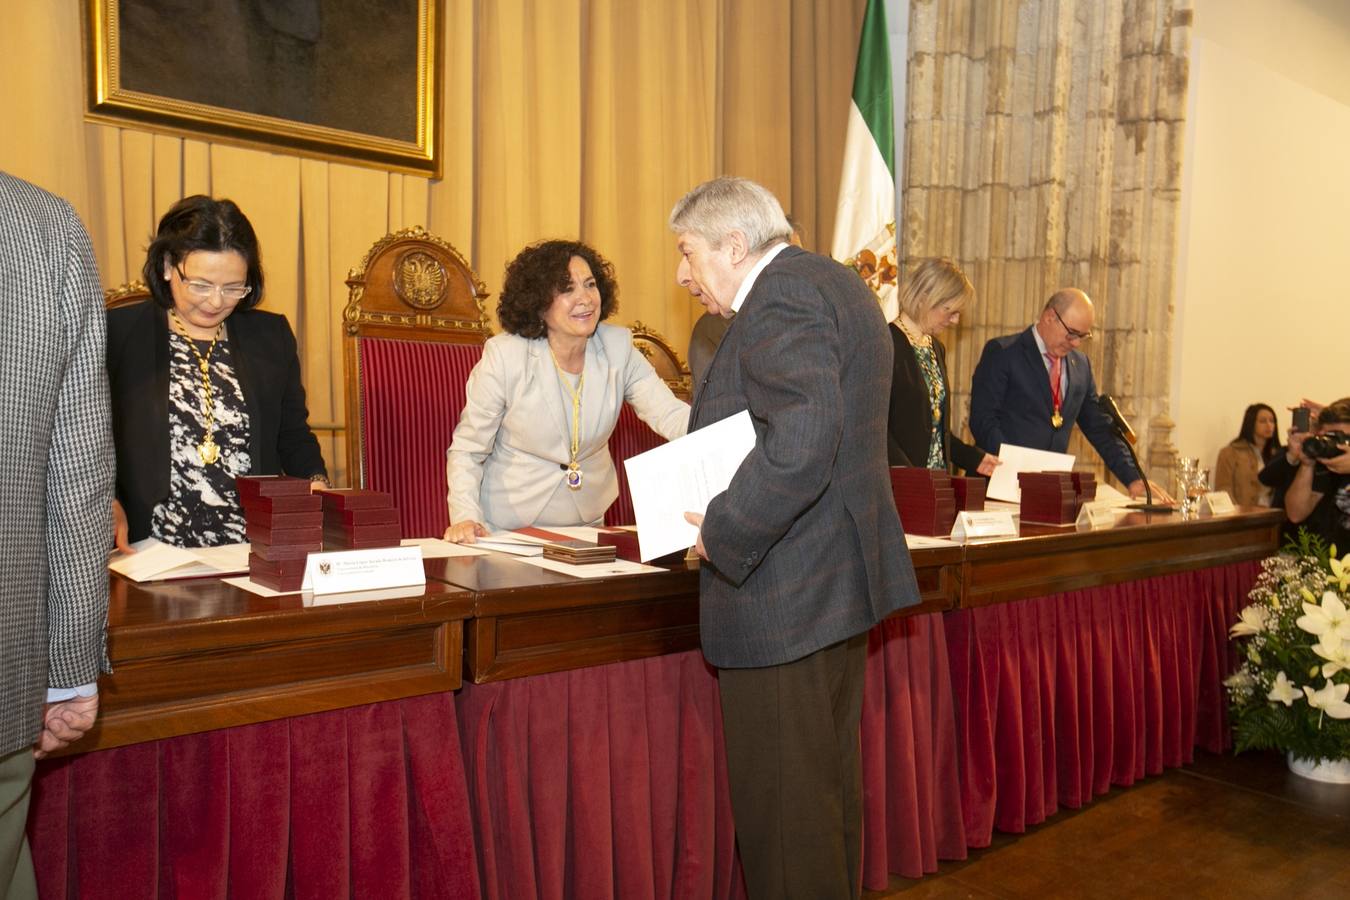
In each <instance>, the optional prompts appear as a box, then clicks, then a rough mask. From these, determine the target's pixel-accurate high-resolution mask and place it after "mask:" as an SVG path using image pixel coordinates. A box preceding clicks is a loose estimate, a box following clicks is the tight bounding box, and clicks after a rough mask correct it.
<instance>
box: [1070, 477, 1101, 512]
mask: <svg viewBox="0 0 1350 900" xmlns="http://www.w3.org/2000/svg"><path fill="white" fill-rule="evenodd" d="M1070 474H1071V475H1072V476H1073V489H1074V493H1075V494H1077V501H1076V502H1077V507H1076V508H1075V509H1074V511H1073V517H1074V518H1075V519H1077V518H1078V512H1079V510H1081V509H1082V508H1083V504H1084V503H1091V502H1092V501H1093V500H1096V499H1097V476H1096V475H1093V474H1092V473H1091V472H1071V473H1070Z"/></svg>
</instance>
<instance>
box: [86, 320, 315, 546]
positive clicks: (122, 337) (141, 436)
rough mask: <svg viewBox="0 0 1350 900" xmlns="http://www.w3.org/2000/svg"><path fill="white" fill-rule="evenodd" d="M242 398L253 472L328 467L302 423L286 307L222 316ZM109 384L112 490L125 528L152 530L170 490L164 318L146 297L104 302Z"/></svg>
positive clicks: (134, 536) (135, 535)
mask: <svg viewBox="0 0 1350 900" xmlns="http://www.w3.org/2000/svg"><path fill="white" fill-rule="evenodd" d="M225 330H226V332H227V333H228V335H229V340H230V352H231V358H232V360H233V362H234V367H235V370H236V372H237V374H238V376H239V386H240V387H241V388H242V389H243V391H244V402H245V403H246V404H247V406H248V417H249V431H250V438H249V455H250V456H251V457H252V458H253V469H252V471H251V473H250V474H253V475H282V474H285V475H296V476H299V477H301V478H309V477H311V476H314V475H327V470H326V469H325V468H324V464H323V456H322V454H320V452H319V442H318V440H317V439H316V438H315V437H314V433H313V432H311V431H310V430H309V422H308V418H309V411H308V410H307V409H306V408H305V388H304V386H303V385H302V384H301V383H300V359H299V356H298V355H297V353H296V347H295V335H294V334H292V333H291V327H290V325H289V324H287V322H286V317H285V316H280V315H277V314H276V313H267V312H259V311H257V310H248V311H241V312H236V313H234V314H233V315H231V316H230V317H229V318H228V319H226V320H225ZM108 384H109V387H110V389H111V392H112V411H113V443H114V446H115V447H116V448H117V499H118V500H119V501H121V503H122V507H123V509H125V510H126V514H127V523H128V526H129V528H128V531H129V537H130V539H131V540H133V541H139V540H141V539H142V538H145V537H148V536H149V534H150V514H151V513H152V512H153V511H154V508H155V507H156V506H157V505H158V504H159V503H160V502H161V501H162V500H163V499H164V498H165V497H167V496H168V494H169V319H168V313H167V311H166V310H164V309H162V308H160V307H159V306H156V305H155V303H154V302H153V301H151V300H147V301H145V302H143V303H137V304H134V305H132V306H123V307H120V308H118V309H110V310H108Z"/></svg>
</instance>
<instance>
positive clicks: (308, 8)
mask: <svg viewBox="0 0 1350 900" xmlns="http://www.w3.org/2000/svg"><path fill="white" fill-rule="evenodd" d="M85 2H86V5H87V15H86V17H85V20H86V30H87V42H86V52H87V57H88V72H89V84H88V104H89V108H88V117H89V118H90V119H93V120H95V121H101V122H109V123H112V124H119V125H128V124H131V125H138V126H148V127H149V128H151V129H155V130H159V131H169V132H174V133H184V132H186V133H191V134H195V135H201V136H204V137H207V138H210V139H217V140H224V141H229V142H232V143H242V144H247V145H250V146H261V147H265V148H270V149H277V148H284V149H289V150H292V151H296V152H299V153H302V154H305V155H309V156H317V157H321V158H324V159H333V160H339V161H349V162H355V163H359V164H362V165H368V166H374V167H376V168H382V169H396V170H399V171H404V172H413V173H417V174H422V175H429V176H431V177H433V178H436V177H439V176H440V159H441V158H440V154H439V152H438V145H439V142H440V98H441V80H442V75H441V72H442V64H441V62H442V61H441V53H442V50H441V46H440V43H441V42H440V29H441V25H442V16H443V15H444V0H85Z"/></svg>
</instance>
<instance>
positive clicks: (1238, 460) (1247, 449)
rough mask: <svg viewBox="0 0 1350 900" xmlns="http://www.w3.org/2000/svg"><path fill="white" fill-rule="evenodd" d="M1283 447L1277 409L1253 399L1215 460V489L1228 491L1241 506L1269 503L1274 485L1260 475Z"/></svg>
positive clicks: (1265, 504) (1267, 504)
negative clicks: (1231, 436) (1237, 426)
mask: <svg viewBox="0 0 1350 900" xmlns="http://www.w3.org/2000/svg"><path fill="white" fill-rule="evenodd" d="M1283 449H1284V448H1283V447H1282V446H1281V445H1280V428H1279V423H1278V422H1277V421H1276V419H1275V410H1273V409H1271V408H1270V407H1269V406H1267V405H1266V404H1264V403H1253V404H1252V405H1251V406H1249V407H1247V411H1246V412H1245V413H1243V414H1242V428H1241V429H1240V430H1239V431H1238V436H1237V437H1235V438H1234V439H1233V440H1232V442H1231V443H1230V444H1228V446H1226V447H1224V448H1223V449H1222V450H1220V451H1219V460H1218V462H1216V463H1215V464H1214V490H1216V491H1227V492H1228V495H1229V496H1230V497H1232V498H1233V502H1234V503H1236V504H1238V505H1239V506H1269V505H1270V495H1271V489H1270V487H1268V486H1267V485H1264V484H1262V483H1261V482H1260V481H1259V480H1258V476H1259V475H1260V474H1261V470H1262V469H1263V468H1265V466H1266V463H1268V462H1270V461H1271V460H1272V459H1274V458H1275V457H1276V455H1278V454H1279V453H1280V452H1281V451H1282V450H1283Z"/></svg>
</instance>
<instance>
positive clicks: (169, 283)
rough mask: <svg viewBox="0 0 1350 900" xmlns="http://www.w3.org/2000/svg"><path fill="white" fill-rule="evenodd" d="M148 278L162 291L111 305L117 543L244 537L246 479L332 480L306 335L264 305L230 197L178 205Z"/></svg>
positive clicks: (243, 222)
mask: <svg viewBox="0 0 1350 900" xmlns="http://www.w3.org/2000/svg"><path fill="white" fill-rule="evenodd" d="M141 275H142V277H143V278H144V279H145V283H146V284H147V285H148V286H149V288H150V296H151V299H150V300H146V301H144V302H141V303H137V304H134V305H131V306H123V307H118V308H117V309H111V310H109V311H108V382H109V386H110V387H111V390H112V405H113V441H114V443H115V445H116V447H117V499H115V500H114V501H113V530H114V541H115V543H116V544H117V546H118V548H119V549H121V550H124V551H125V550H129V549H130V547H129V546H128V544H129V542H130V541H139V540H141V539H142V538H145V537H155V538H158V539H159V540H161V541H163V542H165V543H167V544H173V545H175V546H179V547H213V546H217V545H220V544H234V543H241V542H243V541H244V540H245V535H244V513H243V510H242V509H241V507H240V505H239V496H238V493H237V492H236V490H235V486H234V479H235V476H236V475H283V474H284V475H294V476H298V477H301V478H308V479H310V480H311V481H314V482H316V483H318V484H319V485H321V486H324V485H327V483H328V481H327V470H326V469H325V468H324V464H323V456H322V455H321V454H320V452H319V442H318V440H317V439H315V437H314V433H313V432H311V431H310V430H309V421H308V418H309V413H308V410H307V409H306V408H305V389H304V386H303V385H301V383H300V359H299V357H298V355H297V353H296V346H295V335H294V334H293V333H292V332H291V326H290V325H289V324H288V323H287V322H286V318H285V316H280V315H277V314H276V313H267V312H260V311H258V310H257V309H255V307H256V306H257V305H258V304H259V303H261V302H262V298H263V273H262V259H261V255H260V251H259V249H258V239H257V237H256V235H255V234H254V232H253V226H252V224H250V222H249V220H248V218H247V217H246V216H245V215H244V214H243V213H242V212H240V210H239V207H238V206H236V205H235V204H234V203H233V202H231V201H229V200H214V199H212V198H210V197H205V196H202V195H200V194H199V195H196V196H192V197H186V198H184V199H182V200H180V201H178V202H177V203H175V204H174V205H173V207H172V208H170V209H169V211H168V212H167V213H165V214H164V218H162V219H160V220H159V228H158V229H157V231H156V234H155V238H154V240H153V241H151V243H150V248H149V250H148V251H147V255H146V260H145V266H144V268H143V269H142V272H141Z"/></svg>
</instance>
